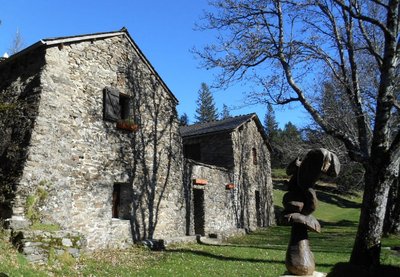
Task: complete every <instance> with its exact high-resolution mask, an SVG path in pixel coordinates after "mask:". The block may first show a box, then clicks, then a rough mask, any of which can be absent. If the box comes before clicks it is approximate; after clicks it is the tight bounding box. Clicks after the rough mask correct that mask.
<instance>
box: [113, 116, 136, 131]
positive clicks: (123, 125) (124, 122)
mask: <svg viewBox="0 0 400 277" xmlns="http://www.w3.org/2000/svg"><path fill="white" fill-rule="evenodd" d="M138 128H139V126H138V125H137V124H135V122H134V121H133V120H132V119H131V118H127V119H121V120H118V121H117V129H121V130H126V131H129V132H134V131H136V130H137V129H138Z"/></svg>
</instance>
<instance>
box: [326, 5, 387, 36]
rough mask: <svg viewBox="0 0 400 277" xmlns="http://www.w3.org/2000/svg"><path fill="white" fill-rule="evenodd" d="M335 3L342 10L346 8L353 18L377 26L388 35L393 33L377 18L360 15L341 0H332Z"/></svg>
mask: <svg viewBox="0 0 400 277" xmlns="http://www.w3.org/2000/svg"><path fill="white" fill-rule="evenodd" d="M333 1H334V2H335V3H336V4H338V5H339V6H340V7H342V8H343V9H344V10H346V11H347V12H348V13H349V15H350V16H351V17H353V18H356V19H361V20H363V21H366V22H369V23H371V24H373V25H375V26H377V27H379V28H380V29H381V30H382V31H383V32H384V33H386V34H387V35H389V36H393V34H392V33H391V32H390V30H389V29H388V28H387V27H386V25H385V24H384V23H382V22H380V21H379V20H377V19H375V18H372V17H369V16H365V15H362V14H360V13H355V12H354V11H353V9H352V7H350V6H347V5H346V4H345V3H344V1H343V0H333Z"/></svg>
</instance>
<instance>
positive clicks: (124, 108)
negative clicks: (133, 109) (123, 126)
mask: <svg viewBox="0 0 400 277" xmlns="http://www.w3.org/2000/svg"><path fill="white" fill-rule="evenodd" d="M119 106H120V107H121V119H122V120H124V119H128V118H129V116H130V98H129V96H128V95H124V94H120V95H119Z"/></svg>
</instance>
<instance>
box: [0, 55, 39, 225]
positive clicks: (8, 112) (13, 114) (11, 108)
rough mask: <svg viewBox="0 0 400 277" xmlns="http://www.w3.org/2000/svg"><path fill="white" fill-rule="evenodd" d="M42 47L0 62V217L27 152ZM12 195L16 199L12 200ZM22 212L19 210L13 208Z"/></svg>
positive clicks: (6, 208) (9, 211)
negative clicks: (29, 53)
mask: <svg viewBox="0 0 400 277" xmlns="http://www.w3.org/2000/svg"><path fill="white" fill-rule="evenodd" d="M44 64H45V60H44V55H43V50H41V49H39V50H36V51H34V52H33V53H32V54H31V55H20V57H19V58H18V59H5V60H3V61H1V62H0V219H5V218H9V217H10V216H11V215H12V205H13V202H14V201H18V198H19V195H16V194H15V190H16V184H17V183H18V182H19V180H20V178H21V175H22V172H23V168H24V165H25V161H26V156H27V155H28V150H29V144H30V139H31V133H32V127H33V126H34V124H35V118H36V116H37V114H38V107H39V101H40V93H41V81H40V74H41V71H42V70H43V67H44ZM15 198H16V199H17V200H15ZM15 212H17V213H22V212H23V209H22V208H21V207H20V208H19V209H15Z"/></svg>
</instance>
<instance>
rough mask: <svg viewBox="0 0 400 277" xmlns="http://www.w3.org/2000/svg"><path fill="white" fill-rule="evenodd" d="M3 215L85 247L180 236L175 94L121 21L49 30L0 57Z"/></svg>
mask: <svg viewBox="0 0 400 277" xmlns="http://www.w3.org/2000/svg"><path fill="white" fill-rule="evenodd" d="M0 103H1V104H0V218H1V219H2V220H4V221H5V222H7V224H8V225H9V227H10V228H12V229H14V230H17V229H21V228H22V229H23V228H27V227H28V226H29V225H30V224H31V223H32V222H33V221H35V220H38V221H40V222H41V223H42V224H55V225H58V226H59V227H60V228H61V229H62V230H71V231H78V232H79V233H81V234H82V235H83V236H84V237H85V239H86V243H87V247H88V249H94V248H106V247H123V246H126V245H129V244H130V243H131V242H132V241H134V240H141V239H143V238H153V237H154V238H164V237H175V236H183V235H185V233H186V229H185V224H184V222H185V215H186V213H185V208H186V206H185V205H186V203H185V200H184V197H185V195H184V188H183V181H182V172H183V163H182V143H181V137H180V134H179V126H178V119H177V112H176V105H177V104H178V101H177V99H176V98H175V96H174V95H173V94H172V92H171V91H170V90H169V89H168V87H167V86H166V84H165V83H164V82H163V81H162V79H161V78H160V76H159V75H158V74H157V72H156V71H155V70H154V68H153V67H152V65H151V64H150V62H149V61H148V60H147V59H146V58H145V56H144V55H143V53H142V52H141V51H140V49H139V48H138V46H137V45H136V44H135V42H134V41H133V40H132V38H131V36H130V35H129V33H128V31H127V30H126V29H122V30H120V31H117V32H108V33H96V34H89V35H81V36H72V37H62V38H54V39H44V40H41V41H39V42H38V43H36V44H34V45H32V46H30V47H28V48H26V49H25V50H23V51H21V52H19V53H18V54H16V55H14V56H11V57H10V58H8V59H5V60H2V61H1V62H0Z"/></svg>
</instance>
